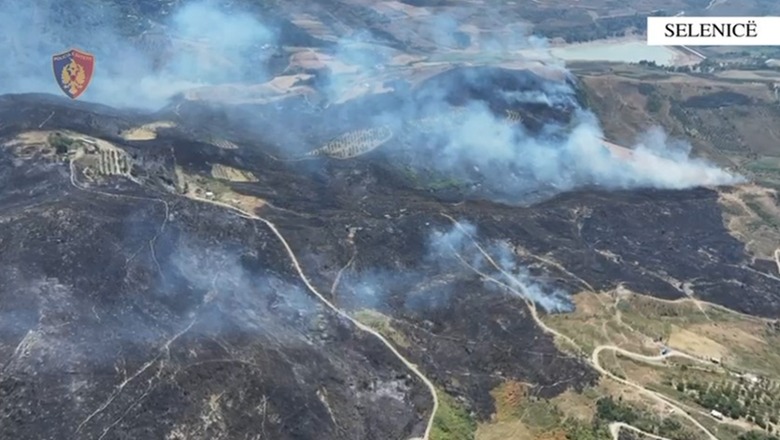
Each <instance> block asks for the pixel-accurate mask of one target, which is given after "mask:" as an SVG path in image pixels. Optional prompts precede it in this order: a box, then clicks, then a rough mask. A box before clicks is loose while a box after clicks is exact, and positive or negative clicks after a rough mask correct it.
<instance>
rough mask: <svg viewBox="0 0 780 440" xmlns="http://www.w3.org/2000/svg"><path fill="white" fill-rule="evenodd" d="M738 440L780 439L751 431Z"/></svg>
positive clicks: (779, 439)
mask: <svg viewBox="0 0 780 440" xmlns="http://www.w3.org/2000/svg"><path fill="white" fill-rule="evenodd" d="M738 440H780V437H777V436H774V435H770V434H767V433H765V432H763V431H749V432H746V433H744V434H742V435H740V436H739V437H738Z"/></svg>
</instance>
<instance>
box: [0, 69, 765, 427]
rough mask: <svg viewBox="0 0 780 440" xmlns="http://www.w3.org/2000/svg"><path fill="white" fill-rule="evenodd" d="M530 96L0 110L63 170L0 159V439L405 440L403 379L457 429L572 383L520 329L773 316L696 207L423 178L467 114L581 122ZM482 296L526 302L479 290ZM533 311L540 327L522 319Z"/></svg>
mask: <svg viewBox="0 0 780 440" xmlns="http://www.w3.org/2000/svg"><path fill="white" fill-rule="evenodd" d="M485 75H487V76H485ZM475 77H480V78H483V80H480V81H474V80H473V78H475ZM453 84H454V86H453ZM490 84H499V85H500V87H493V88H491V87H488V85H490ZM461 86H462V87H461ZM570 86H572V85H571V84H569V85H568V86H566V87H570ZM545 87H550V86H549V84H547V83H545V82H544V81H543V80H542V79H541V78H539V77H538V76H537V75H535V74H534V73H532V72H530V71H520V72H515V71H509V70H506V69H496V70H495V71H489V72H474V71H469V70H468V69H464V70H462V71H459V70H457V69H456V70H455V71H454V72H450V73H448V74H446V75H443V76H441V77H434V78H433V79H431V80H430V81H427V82H425V81H424V82H422V83H421V84H418V85H416V86H414V87H412V86H410V87H409V88H408V89H404V90H402V91H389V92H387V93H384V94H379V95H371V96H367V97H366V98H365V99H355V100H350V101H348V102H346V103H343V104H332V105H330V106H329V107H327V108H324V109H316V108H313V107H312V106H311V105H310V103H308V102H307V101H305V100H304V99H303V98H291V99H289V100H284V101H281V102H280V103H278V104H269V105H246V106H233V107H227V106H216V105H215V106H210V105H205V104H203V103H198V102H187V101H181V102H177V103H174V105H172V106H171V107H170V108H168V109H165V110H163V111H161V112H159V113H157V114H154V115H142V114H133V113H123V112H118V111H116V110H111V109H103V108H99V107H92V106H90V105H87V104H83V103H66V102H63V100H56V99H52V98H50V97H41V96H35V95H26V96H19V95H17V96H5V97H2V98H0V120H3V121H4V123H3V124H4V125H3V127H2V130H1V131H0V137H1V139H0V141H2V142H3V143H4V145H5V143H13V142H17V144H14V145H19V144H18V142H20V141H19V139H20V138H19V136H22V135H23V134H24V133H27V132H30V131H36V130H43V131H47V132H53V133H61V135H56V136H66V137H56V136H55V137H51V138H50V137H43V138H41V139H39V140H38V142H39V143H40V144H41V145H50V147H51V148H52V149H53V151H55V153H56V152H57V151H58V150H63V149H64V150H66V152H65V154H66V155H70V154H73V156H72V157H69V158H68V159H66V160H59V161H57V160H52V159H51V158H50V157H48V156H46V155H35V154H32V155H28V156H25V157H23V158H20V157H19V156H18V155H17V154H16V150H14V149H13V148H10V147H9V148H6V147H3V148H0V184H1V186H0V187H1V188H2V190H0V207H2V214H0V248H1V249H2V253H0V314H2V316H3V317H8V319H3V320H2V323H0V325H2V326H3V328H4V329H5V331H3V332H2V333H1V334H0V337H1V338H2V340H0V359H1V360H2V362H3V365H4V369H3V372H2V375H1V376H0V397H2V398H1V399H0V411H1V412H2V413H3V414H4V417H5V420H6V422H7V423H2V424H0V433H1V434H0V436H2V437H8V438H20V439H21V438H47V437H55V436H61V437H62V436H64V437H65V438H93V437H94V438H99V437H101V436H103V437H104V438H127V437H133V438H140V437H145V438H146V437H148V438H170V439H179V438H181V439H183V438H219V437H220V436H221V437H223V438H243V437H251V435H256V434H257V433H258V432H262V434H263V435H265V436H267V437H268V438H275V439H293V438H320V439H341V438H371V439H385V438H387V439H391V438H410V437H421V436H422V435H423V433H424V432H425V430H426V427H427V426H428V421H429V417H430V416H431V408H432V406H433V402H432V396H431V393H430V392H429V391H430V390H429V389H428V388H427V387H428V386H429V385H428V384H426V383H425V381H424V380H423V379H422V378H421V377H420V376H418V375H417V374H415V372H414V370H413V369H411V368H410V367H409V365H410V364H413V365H415V366H416V368H419V370H420V371H421V372H422V373H423V375H424V377H425V378H427V379H429V380H430V381H431V383H432V385H433V386H435V389H436V390H437V392H438V393H439V394H440V395H441V396H442V397H441V401H442V402H444V403H443V405H451V406H448V407H447V411H450V410H452V408H456V407H457V408H458V409H457V411H456V412H457V414H460V415H461V416H462V417H465V418H469V420H472V421H474V422H476V421H480V422H484V421H487V420H490V418H491V415H492V414H494V413H495V412H496V410H497V408H496V404H495V399H494V398H493V396H492V395H491V390H493V389H495V388H496V387H498V386H500V385H501V384H503V383H506V382H508V381H516V382H523V383H528V384H529V386H530V388H531V389H532V390H533V392H534V394H535V395H536V396H539V397H541V398H552V397H555V396H557V395H560V394H561V393H563V392H565V391H567V390H574V391H575V392H579V391H582V390H583V389H584V388H587V387H589V386H593V385H594V384H595V383H597V382H598V378H599V375H598V373H597V372H596V371H595V370H594V369H593V368H592V367H591V366H590V365H589V364H588V362H587V360H586V359H583V358H582V357H581V356H579V355H578V354H575V353H569V352H563V351H562V350H561V348H560V346H559V345H557V341H555V340H554V337H553V336H552V335H550V334H549V333H548V332H547V331H545V330H544V329H543V328H541V327H540V325H539V324H538V321H536V320H535V319H534V314H535V313H538V314H539V315H542V316H544V315H545V314H546V313H558V312H561V311H563V312H565V311H566V310H570V307H573V306H572V304H573V303H572V301H571V297H572V296H574V295H576V294H577V293H578V292H580V291H583V290H590V289H592V290H598V291H601V290H605V291H606V290H609V289H614V288H616V287H617V286H618V285H626V286H628V287H630V288H631V289H632V290H633V291H636V292H640V293H642V294H646V295H653V296H658V297H661V298H666V299H676V298H683V297H685V296H686V295H687V294H688V292H689V290H690V289H688V290H686V288H683V284H685V286H687V287H690V286H692V287H690V288H692V289H693V292H694V293H695V295H696V296H697V297H699V298H702V299H705V300H708V301H711V302H713V303H717V304H722V305H724V306H727V307H729V308H732V309H735V310H739V311H742V312H745V313H750V314H760V315H765V316H775V317H776V316H778V314H780V297H778V294H777V291H778V290H777V287H778V282H779V281H778V279H777V278H776V276H775V274H771V273H768V272H767V271H766V267H758V266H756V265H754V264H753V263H752V262H751V259H750V257H749V255H747V253H746V252H745V251H744V246H743V245H742V243H740V242H739V241H737V240H736V239H734V238H733V237H732V236H731V235H730V234H729V233H728V231H727V230H726V229H725V227H724V226H723V220H722V214H721V212H720V209H719V206H718V202H717V193H716V192H715V191H713V190H710V189H694V190H680V191H671V190H666V191H661V190H653V189H645V190H630V191H629V190H627V191H606V190H603V189H598V188H593V187H591V188H586V189H580V190H578V191H575V192H564V193H562V191H561V190H560V189H559V188H554V187H544V188H532V189H531V190H529V191H528V192H527V193H521V194H520V195H519V196H518V193H515V192H513V191H510V190H507V189H503V188H500V187H499V186H498V185H496V182H499V180H496V178H497V177H500V176H496V175H497V174H500V173H497V172H495V170H494V169H491V168H485V169H475V166H473V165H471V164H469V166H468V167H465V166H464V167H463V168H462V169H457V173H452V172H450V171H451V169H450V168H444V167H439V166H437V165H436V164H437V163H443V161H445V160H446V159H447V153H448V152H451V151H452V150H450V149H447V148H446V147H447V146H449V145H450V139H448V138H447V136H446V134H447V132H448V131H449V130H451V129H455V128H457V127H459V126H462V125H463V124H464V123H465V122H468V121H469V119H468V117H467V116H468V112H471V111H473V110H472V109H473V108H474V107H478V108H480V109H481V110H480V111H482V110H484V109H486V111H488V112H489V114H490V115H492V116H493V118H494V119H495V121H497V125H496V127H499V128H498V129H497V130H506V132H508V133H514V132H515V131H522V132H524V133H528V135H529V136H534V137H535V138H543V139H546V138H545V137H552V138H554V137H555V136H561V133H565V132H566V131H565V130H566V129H567V128H568V126H567V124H568V123H569V122H570V121H571V118H572V116H573V115H574V114H575V113H576V112H577V111H578V108H580V107H581V104H580V103H578V102H577V100H576V95H572V94H569V93H562V94H560V95H559V96H558V98H559V99H557V100H554V102H552V103H544V102H540V101H539V100H538V99H536V98H535V95H533V94H528V92H533V91H534V90H538V89H540V88H542V89H544V88H545ZM442 89H444V90H447V91H449V92H448V94H447V95H446V96H445V98H444V99H443V100H441V101H438V102H437V103H436V105H426V104H425V103H426V102H428V103H430V102H432V101H431V99H430V97H431V96H433V95H435V94H436V93H437V92H439V91H441V90H442ZM552 90H557V89H552ZM511 93H526V94H523V95H519V96H522V97H523V99H525V100H526V102H522V103H518V102H517V100H516V99H515V98H512V99H510V98H509V97H510V96H513V95H511ZM553 95H554V94H553ZM515 96H517V95H515ZM410 100H411V101H412V102H415V103H416V104H417V105H415V106H413V108H411V109H409V108H408V107H405V104H408V102H409V101H410ZM174 110H175V111H174ZM291 114H294V115H296V116H295V117H294V118H293V117H290V115H291ZM18 115H23V116H18ZM399 115H400V116H399ZM390 116H393V117H390ZM44 120H45V125H44V127H43V128H38V127H39V126H40V125H41V124H42V121H44ZM159 121H171V123H166V124H164V125H163V124H159V123H158V122H159ZM214 121H216V122H214ZM248 121H251V124H250V123H247V122H248ZM155 123H158V124H157V125H154V126H152V125H150V124H155ZM139 127H145V128H144V130H146V131H143V133H145V134H144V136H143V137H135V138H132V139H131V138H130V137H129V136H128V135H127V134H128V133H136V134H137V133H140V131H138V130H137V129H138V128H139ZM550 127H554V128H555V130H558V131H556V132H554V133H552V134H550V130H551V129H550ZM152 130H154V133H153V135H151V134H148V132H149V131H152ZM513 130H514V131H513ZM9 145H10V144H9ZM307 154H311V156H313V157H311V158H309V157H307V156H306V155H307ZM476 168H479V167H476ZM448 170H450V171H448ZM502 170H503V169H502ZM514 171H516V170H513V169H510V170H508V171H507V173H509V172H514ZM502 190H503V192H502ZM508 195H511V196H513V197H515V196H516V197H519V199H518V198H515V199H512V200H511V202H512V203H503V202H506V201H507V200H508V199H507V197H508ZM519 202H522V203H519ZM453 220H454V221H453ZM469 225H471V226H473V229H468V228H469V227H470V226H469ZM459 228H464V229H466V230H468V231H470V233H469V234H465V233H463V231H462V230H461V229H459ZM458 231H461V232H458ZM279 237H283V238H284V239H285V241H284V242H283V241H281V239H280V238H279ZM482 251H484V254H483V253H482ZM486 254H487V255H486ZM488 256H489V257H491V258H488ZM292 257H295V260H293V258H292ZM493 259H495V260H497V261H493V262H492V263H491V261H490V260H493ZM502 271H509V272H512V273H513V277H514V278H512V277H509V279H515V280H517V279H521V278H522V279H523V280H527V286H524V287H523V289H524V290H522V291H521V290H520V289H519V288H515V289H514V290H513V289H511V288H508V287H507V286H506V285H504V286H502V285H500V284H499V283H495V282H491V281H490V278H491V277H494V278H498V277H500V274H501V272H502ZM307 283H310V284H308V285H307ZM509 287H512V286H511V285H510V286H509ZM523 292H525V293H523ZM528 292H530V293H528ZM551 292H554V295H557V296H555V298H556V299H560V301H561V302H562V303H563V304H565V305H566V307H561V308H557V309H555V308H550V309H548V308H546V307H544V306H543V304H544V303H543V301H544V300H546V299H549V296H550V295H553V293H551ZM534 295H536V296H534ZM329 304H332V305H333V307H331V306H329ZM534 304H537V305H539V306H538V310H537V307H536V306H534ZM567 307H569V308H568V309H567ZM335 309H338V310H340V311H343V312H337V311H335ZM547 310H549V311H547ZM351 319H357V320H358V321H360V322H362V323H364V324H365V326H367V327H370V328H374V329H378V331H379V333H381V334H382V335H384V337H385V338H387V340H389V341H390V342H391V343H392V346H393V347H395V349H396V350H397V352H398V354H395V353H394V352H393V351H391V350H389V349H388V346H387V345H386V344H384V343H383V342H382V341H381V340H380V339H379V338H377V337H376V335H374V334H373V333H370V332H369V331H367V330H366V329H365V328H361V327H359V326H357V325H356V324H355V322H354V321H351ZM403 360H408V362H409V364H407V363H405V362H403ZM453 411H454V410H453ZM437 426H438V425H437ZM622 435H626V434H622ZM629 435H630V434H629ZM637 438H638V437H637Z"/></svg>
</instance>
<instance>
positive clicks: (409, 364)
mask: <svg viewBox="0 0 780 440" xmlns="http://www.w3.org/2000/svg"><path fill="white" fill-rule="evenodd" d="M69 169H70V183H71V185H72V186H73V187H74V188H76V189H78V190H80V191H85V192H90V193H96V194H101V195H105V196H109V197H119V198H123V197H126V198H130V199H136V200H137V199H142V200H156V201H158V202H161V203H163V204H165V207H166V218H165V221H164V223H163V227H164V225H165V222H167V218H168V215H167V214H168V212H169V210H168V203H167V202H166V201H164V200H161V199H154V198H146V197H137V196H130V195H125V194H113V193H107V192H103V191H97V190H92V189H87V188H85V187H82V186H81V185H79V184H78V182H77V179H76V174H75V167H74V163H73V159H72V160H71V161H70V164H69ZM136 183H138V182H136ZM191 198H192V199H194V200H197V201H199V202H204V203H210V204H212V205H217V206H219V207H222V208H226V209H229V210H231V211H233V212H235V213H237V214H238V215H239V216H240V217H243V218H246V219H250V220H255V221H260V222H262V223H263V224H265V225H266V226H267V227H268V228H269V229H270V230H271V232H273V233H274V235H276V237H277V239H279V241H280V242H281V244H282V246H283V247H284V249H285V252H286V253H287V255H288V257H289V258H290V261H291V262H292V265H293V267H294V268H295V271H296V272H297V273H298V277H299V278H300V279H301V281H303V283H304V285H306V288H307V289H308V290H309V291H310V292H311V293H312V294H313V295H314V296H316V297H317V299H318V300H320V301H321V302H322V303H323V304H324V305H325V306H326V307H327V308H329V309H330V310H331V311H333V312H334V313H336V314H337V315H339V316H340V317H342V318H344V319H346V320H347V321H349V322H350V323H352V324H353V325H354V326H355V327H357V328H358V329H360V330H362V331H364V332H366V333H369V334H371V335H372V336H374V337H375V338H377V339H378V340H379V341H380V342H382V344H384V345H385V347H387V349H388V350H390V352H391V353H393V355H394V356H395V357H396V358H397V359H398V360H400V361H401V363H403V364H404V366H405V367H406V368H408V369H409V370H410V371H411V372H412V373H414V375H415V376H417V377H418V378H419V379H420V380H421V381H422V382H423V383H424V384H425V386H426V387H427V388H428V391H429V392H430V393H431V398H432V399H433V408H432V409H431V415H430V417H429V419H428V423H427V424H426V427H425V433H424V434H423V437H421V438H420V437H416V438H412V439H410V440H429V437H430V434H431V430H432V429H433V421H434V418H435V417H436V413H437V411H438V409H439V397H438V395H437V393H436V388H435V386H434V385H433V382H432V381H431V380H430V379H428V377H426V376H425V375H424V374H423V373H422V372H421V371H420V369H419V368H417V366H416V365H415V364H413V363H412V362H411V361H409V360H408V359H407V358H406V357H405V356H404V355H402V354H401V353H400V352H399V351H398V350H397V349H396V348H395V346H393V344H392V343H390V341H388V340H387V338H385V337H384V336H382V334H381V333H379V332H377V331H376V330H374V329H373V328H371V327H369V326H367V325H365V324H363V323H362V322H360V321H358V320H356V319H355V318H353V317H352V316H350V315H349V314H348V313H347V312H345V311H343V310H341V309H339V308H338V307H336V306H335V305H334V304H333V303H331V302H330V301H329V300H328V299H327V298H325V297H324V296H323V295H322V294H321V293H320V292H319V291H318V290H317V289H316V288H315V287H314V285H312V283H311V281H309V278H308V277H307V276H306V274H305V273H304V272H303V269H302V268H301V265H300V263H299V262H298V258H297V257H296V255H295V252H293V250H292V248H291V247H290V244H289V243H288V242H287V240H286V239H285V238H284V236H283V235H282V233H281V232H279V229H277V228H276V225H275V224H273V223H272V222H271V221H269V220H266V219H264V218H262V217H260V216H257V215H254V214H251V213H248V212H246V211H243V210H241V209H239V208H236V207H234V206H231V205H228V204H226V203H222V202H218V201H215V200H207V199H202V198H197V197H191ZM160 232H162V227H161V229H160V231H159V232H158V234H157V235H159V233H160ZM156 238H157V236H155V239H156Z"/></svg>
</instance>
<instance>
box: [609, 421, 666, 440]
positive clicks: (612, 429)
mask: <svg viewBox="0 0 780 440" xmlns="http://www.w3.org/2000/svg"><path fill="white" fill-rule="evenodd" d="M621 428H622V429H628V430H631V431H634V432H637V433H639V434H642V435H644V436H647V437H650V438H654V439H656V440H671V439H669V438H666V437H661V436H660V435H655V434H650V433H649V432H645V431H642V430H641V429H639V428H637V427H635V426H631V425H629V424H628V423H623V422H612V423H610V424H609V433H610V434H611V435H612V440H618V439H619V438H620V429H621Z"/></svg>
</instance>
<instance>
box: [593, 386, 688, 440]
mask: <svg viewBox="0 0 780 440" xmlns="http://www.w3.org/2000/svg"><path fill="white" fill-rule="evenodd" d="M608 422H623V423H626V424H629V425H631V426H634V427H636V428H638V429H640V430H642V431H644V432H647V433H650V434H655V435H658V436H661V437H666V438H669V439H672V440H692V439H695V438H697V437H696V435H695V434H694V433H693V432H692V431H690V430H689V429H687V428H685V427H684V426H683V424H682V423H680V422H679V421H677V420H675V419H674V418H672V417H663V418H662V417H658V416H655V415H653V414H649V413H646V412H644V411H640V410H639V409H636V408H633V407H632V406H630V405H628V404H626V403H624V402H622V401H620V400H615V399H614V398H612V396H607V397H602V398H601V399H599V400H598V401H596V416H595V420H594V424H598V423H608Z"/></svg>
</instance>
